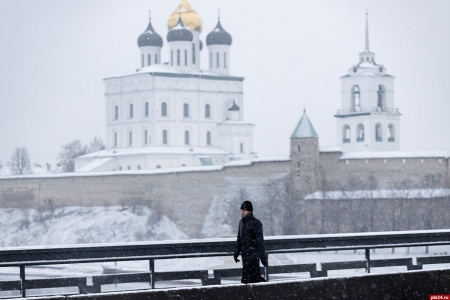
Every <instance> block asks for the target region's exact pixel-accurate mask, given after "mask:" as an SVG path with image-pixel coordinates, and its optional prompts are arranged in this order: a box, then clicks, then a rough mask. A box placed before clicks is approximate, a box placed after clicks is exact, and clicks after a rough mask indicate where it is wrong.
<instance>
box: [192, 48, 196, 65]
mask: <svg viewBox="0 0 450 300" xmlns="http://www.w3.org/2000/svg"><path fill="white" fill-rule="evenodd" d="M192 64H194V65H195V44H192Z"/></svg>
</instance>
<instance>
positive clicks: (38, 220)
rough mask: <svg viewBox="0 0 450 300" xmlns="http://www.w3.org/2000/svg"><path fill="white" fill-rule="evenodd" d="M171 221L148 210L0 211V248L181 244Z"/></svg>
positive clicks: (138, 208) (66, 209)
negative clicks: (109, 244) (117, 243)
mask: <svg viewBox="0 0 450 300" xmlns="http://www.w3.org/2000/svg"><path fill="white" fill-rule="evenodd" d="M186 238H188V236H187V235H186V234H184V233H183V232H182V231H181V230H180V229H179V228H178V227H177V226H176V225H175V223H173V222H172V221H171V220H169V219H168V218H167V217H166V216H162V215H159V214H157V213H156V212H154V211H153V210H151V209H149V208H148V207H125V208H123V207H120V206H110V207H61V208H56V209H54V210H53V211H51V210H47V211H38V210H36V209H0V241H1V242H0V243H1V244H0V246H1V247H15V246H37V245H65V244H90V243H114V242H135V241H157V240H182V239H186Z"/></svg>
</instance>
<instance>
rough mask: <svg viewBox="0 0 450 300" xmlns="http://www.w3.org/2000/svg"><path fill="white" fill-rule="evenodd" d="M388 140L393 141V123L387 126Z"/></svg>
mask: <svg viewBox="0 0 450 300" xmlns="http://www.w3.org/2000/svg"><path fill="white" fill-rule="evenodd" d="M388 141H389V142H395V127H394V124H389V126H388Z"/></svg>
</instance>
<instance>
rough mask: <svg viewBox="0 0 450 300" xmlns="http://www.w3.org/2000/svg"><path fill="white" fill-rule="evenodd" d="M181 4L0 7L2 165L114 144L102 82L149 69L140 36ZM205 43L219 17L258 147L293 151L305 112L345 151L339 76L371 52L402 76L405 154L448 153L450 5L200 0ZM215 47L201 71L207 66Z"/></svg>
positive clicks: (87, 0)
mask: <svg viewBox="0 0 450 300" xmlns="http://www.w3.org/2000/svg"><path fill="white" fill-rule="evenodd" d="M178 3H179V0H164V1H161V0H127V1H123V0H120V1H119V0H39V1H35V0H0V53H1V55H0V87H1V89H0V160H1V161H2V162H3V163H5V162H6V161H9V160H10V157H11V153H12V151H13V149H14V147H16V146H25V147H27V148H28V150H29V152H30V156H31V160H32V162H37V163H40V164H45V163H52V164H54V163H55V162H56V157H57V155H58V153H59V151H60V148H61V145H62V144H65V143H68V142H70V141H72V140H74V139H81V141H82V142H83V143H88V141H89V140H90V139H92V138H93V137H94V136H100V137H102V138H103V139H104V137H105V126H104V124H105V117H104V115H105V113H104V110H105V107H104V97H103V94H104V85H103V82H102V79H103V78H105V77H109V76H112V75H117V74H120V73H123V72H128V71H132V70H135V69H136V68H138V67H139V49H138V47H137V38H138V36H139V35H140V34H141V33H142V32H143V31H144V30H145V28H146V27H147V24H148V11H149V10H152V12H153V14H152V15H153V21H152V23H153V27H154V28H155V30H156V31H157V32H158V33H159V34H160V35H161V36H163V38H164V41H165V43H164V48H163V50H162V58H163V61H167V60H168V57H169V55H168V45H167V42H166V39H165V37H166V35H167V19H168V17H169V15H170V14H171V13H172V12H173V11H174V10H175V8H176V6H177V5H178ZM190 3H191V5H192V6H193V8H194V9H195V10H196V11H197V12H198V13H199V14H200V15H201V16H202V18H203V23H204V30H203V33H202V35H201V38H202V40H203V41H204V40H205V38H206V35H207V34H208V33H209V32H210V31H211V30H212V29H213V28H214V27H215V25H216V22H217V9H218V8H220V9H221V15H222V24H223V26H224V28H225V29H226V30H227V31H228V32H230V33H231V34H232V36H233V45H232V48H231V55H232V56H231V73H232V74H233V75H238V76H244V77H245V78H246V80H245V83H244V92H245V98H244V99H245V107H244V118H245V120H246V121H248V122H252V123H254V124H255V125H256V127H255V135H254V151H256V152H258V153H260V154H264V155H273V154H280V155H288V153H289V136H290V134H291V133H292V131H293V129H294V128H295V125H296V123H297V122H298V120H299V118H300V117H301V115H302V111H303V108H304V107H306V109H307V112H308V115H309V117H310V119H311V121H312V122H313V125H314V126H315V128H316V131H317V132H318V134H319V136H320V141H319V143H320V145H321V146H335V145H336V122H335V118H334V117H333V115H334V113H335V112H336V110H337V109H339V108H340V103H341V102H340V97H341V95H340V80H339V77H340V76H342V75H345V74H346V73H347V70H348V68H350V67H351V66H352V65H353V64H355V63H357V62H358V53H359V52H361V51H362V50H364V26H365V12H366V9H368V10H369V22H370V48H371V50H372V51H373V52H375V53H376V57H375V59H376V61H377V63H379V64H383V65H384V66H385V67H386V68H387V70H388V73H389V74H391V75H394V76H396V77H397V79H396V80H395V105H396V107H398V108H400V112H401V113H402V117H401V130H400V134H401V138H400V139H401V148H402V149H403V150H424V149H429V150H439V149H448V150H450V121H449V119H448V117H449V115H450V99H449V98H450V84H449V78H450V32H449V28H450V18H449V17H448V15H449V13H450V1H447V0H432V1H414V0H370V1H369V0H366V1H364V0H339V1H336V0H308V1H306V0H278V1H256V0H245V1H242V0H226V1H225V0H190ZM206 53H207V51H206V49H205V50H204V51H203V55H202V56H203V57H202V66H203V67H206V66H207V63H206V59H207V55H206Z"/></svg>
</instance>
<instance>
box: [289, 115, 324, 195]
mask: <svg viewBox="0 0 450 300" xmlns="http://www.w3.org/2000/svg"><path fill="white" fill-rule="evenodd" d="M290 154H291V155H290V156H291V176H292V181H293V183H294V187H295V188H296V189H297V193H300V194H299V195H301V194H303V195H306V194H307V193H310V192H312V191H315V190H316V187H317V178H318V177H317V173H318V168H319V136H318V135H317V132H316V130H315V129H314V126H313V125H312V123H311V121H310V120H309V118H308V115H307V114H306V110H304V111H303V116H302V118H301V119H300V121H299V122H298V124H297V126H296V127H295V130H294V132H292V135H291V153H290Z"/></svg>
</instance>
